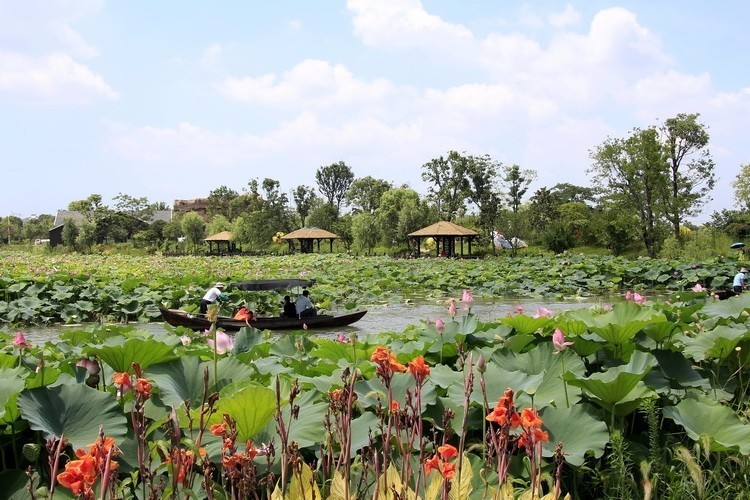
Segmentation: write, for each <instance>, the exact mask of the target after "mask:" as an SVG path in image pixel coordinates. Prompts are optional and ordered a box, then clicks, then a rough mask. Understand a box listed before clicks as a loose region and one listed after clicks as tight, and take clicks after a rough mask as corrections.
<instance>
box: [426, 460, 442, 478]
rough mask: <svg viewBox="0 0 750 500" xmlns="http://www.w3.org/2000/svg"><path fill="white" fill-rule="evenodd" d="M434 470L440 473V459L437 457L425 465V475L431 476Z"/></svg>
mask: <svg viewBox="0 0 750 500" xmlns="http://www.w3.org/2000/svg"><path fill="white" fill-rule="evenodd" d="M433 469H434V470H436V471H438V472H440V458H439V457H438V456H437V455H434V456H433V457H432V458H431V459H429V460H428V461H426V462H425V463H424V473H425V474H427V475H428V476H429V475H430V471H432V470H433Z"/></svg>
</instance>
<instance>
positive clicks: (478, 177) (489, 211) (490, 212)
mask: <svg viewBox="0 0 750 500" xmlns="http://www.w3.org/2000/svg"><path fill="white" fill-rule="evenodd" d="M499 167H500V164H499V163H498V162H495V161H493V160H492V159H491V158H490V156H489V155H484V156H470V157H469V163H468V165H467V172H466V175H467V179H468V185H467V190H466V193H467V196H468V199H469V200H470V201H471V202H472V203H473V204H474V205H475V206H476V207H477V209H478V210H479V226H480V228H481V229H482V232H483V234H484V235H485V236H490V235H491V234H492V231H493V229H494V228H493V226H494V224H495V218H496V217H497V211H498V209H499V207H500V198H499V196H498V193H497V179H498V175H499V172H498V168H499Z"/></svg>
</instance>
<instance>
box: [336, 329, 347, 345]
mask: <svg viewBox="0 0 750 500" xmlns="http://www.w3.org/2000/svg"><path fill="white" fill-rule="evenodd" d="M336 340H338V341H339V342H341V343H342V344H348V343H349V339H348V338H347V337H346V335H344V332H339V336H338V337H336Z"/></svg>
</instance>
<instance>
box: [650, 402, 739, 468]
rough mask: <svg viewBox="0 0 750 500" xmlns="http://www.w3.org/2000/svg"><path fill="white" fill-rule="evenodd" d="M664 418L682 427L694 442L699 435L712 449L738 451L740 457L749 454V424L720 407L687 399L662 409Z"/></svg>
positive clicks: (713, 403)
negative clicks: (708, 441) (705, 438)
mask: <svg viewBox="0 0 750 500" xmlns="http://www.w3.org/2000/svg"><path fill="white" fill-rule="evenodd" d="M664 416H665V417H666V418H670V419H672V420H674V421H675V422H676V423H678V424H680V425H681V426H682V427H684V428H685V432H687V434H688V436H690V439H692V440H694V441H698V440H699V439H700V438H701V436H708V437H710V438H711V449H712V450H715V451H724V450H739V451H740V453H742V454H743V455H748V454H750V425H748V424H745V423H743V422H742V421H741V420H740V419H739V418H738V417H737V415H736V414H735V413H734V412H733V411H732V410H731V409H730V408H727V407H726V406H724V405H721V404H719V403H715V402H709V401H707V400H700V401H699V400H695V399H690V398H687V399H683V400H682V401H680V402H679V403H678V404H677V405H676V406H670V407H667V408H665V409H664Z"/></svg>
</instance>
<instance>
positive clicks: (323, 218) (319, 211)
mask: <svg viewBox="0 0 750 500" xmlns="http://www.w3.org/2000/svg"><path fill="white" fill-rule="evenodd" d="M336 219H338V212H337V211H336V207H335V206H333V205H331V204H330V203H323V204H321V205H319V206H317V207H315V208H314V209H313V210H312V212H310V215H309V216H308V218H307V227H317V228H319V229H325V230H326V231H331V232H335V230H334V224H335V222H336Z"/></svg>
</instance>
